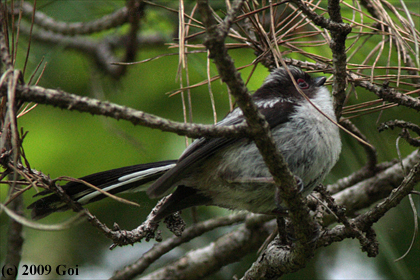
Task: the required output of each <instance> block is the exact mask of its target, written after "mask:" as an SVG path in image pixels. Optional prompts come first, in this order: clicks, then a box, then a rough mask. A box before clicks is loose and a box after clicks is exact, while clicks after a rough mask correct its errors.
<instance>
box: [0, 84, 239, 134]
mask: <svg viewBox="0 0 420 280" xmlns="http://www.w3.org/2000/svg"><path fill="white" fill-rule="evenodd" d="M0 90H1V91H0V95H1V96H6V91H5V88H4V87H2V88H1V89H0ZM16 98H17V99H19V100H22V101H26V102H35V103H39V104H46V105H52V106H55V107H59V108H62V109H67V110H77V111H79V112H88V113H91V114H93V115H102V116H107V117H112V118H114V119H117V120H120V119H122V120H126V121H129V122H131V123H133V124H134V125H143V126H146V127H150V128H157V129H160V130H162V131H168V132H174V133H177V134H178V135H186V136H189V137H192V138H198V137H202V136H208V137H243V136H246V135H247V132H246V130H247V129H246V124H245V123H244V124H239V125H233V126H223V127H222V126H214V125H199V124H186V123H179V122H174V121H170V120H167V119H164V118H160V117H157V116H154V115H151V114H148V113H145V112H142V111H137V110H134V109H132V108H128V107H124V106H121V105H117V104H113V103H109V102H105V101H100V100H97V99H92V98H88V97H84V96H83V97H82V96H78V95H75V94H69V93H66V92H63V91H61V90H52V89H45V88H42V87H39V86H25V85H18V86H17V89H16Z"/></svg>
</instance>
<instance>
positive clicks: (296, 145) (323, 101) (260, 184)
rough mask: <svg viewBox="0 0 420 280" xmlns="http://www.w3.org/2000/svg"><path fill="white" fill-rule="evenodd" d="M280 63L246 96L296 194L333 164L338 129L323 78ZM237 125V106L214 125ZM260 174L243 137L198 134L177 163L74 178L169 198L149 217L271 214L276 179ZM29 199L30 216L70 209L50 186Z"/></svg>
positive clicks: (83, 194) (76, 197)
mask: <svg viewBox="0 0 420 280" xmlns="http://www.w3.org/2000/svg"><path fill="white" fill-rule="evenodd" d="M287 68H288V70H287V69H286V68H284V67H279V68H275V69H274V70H272V71H271V72H270V74H269V75H268V77H267V78H266V79H265V80H264V82H263V83H262V85H261V87H260V88H259V89H257V90H256V91H255V92H254V93H253V94H252V100H253V102H254V103H255V105H256V106H257V108H258V110H259V112H260V113H261V114H262V115H263V116H264V117H265V119H266V121H267V122H268V124H269V126H270V130H271V134H272V137H273V139H274V142H275V144H276V148H277V149H278V150H279V152H280V153H281V154H282V156H283V157H284V160H285V161H286V163H287V165H288V167H289V169H290V171H291V172H292V173H293V175H294V176H295V177H296V178H298V180H299V182H300V185H301V191H302V193H303V195H307V194H309V193H310V192H311V191H312V190H313V189H314V188H315V187H316V186H317V185H319V184H320V183H321V182H322V181H323V180H324V179H325V176H326V175H327V174H328V173H329V172H330V171H331V169H332V167H333V166H334V165H335V163H336V162H337V161H338V158H339V155H340V152H341V140H340V133H339V128H338V126H337V125H336V123H335V122H336V117H335V114H334V109H333V101H332V97H331V94H330V92H329V90H328V89H327V88H326V87H325V85H324V84H325V81H326V77H323V76H321V77H312V76H310V75H309V74H308V73H306V72H304V71H303V70H302V69H300V68H298V67H294V66H288V67H287ZM292 77H293V79H294V81H295V83H294V82H293V80H292ZM302 93H303V94H304V95H306V97H305V96H304V95H302ZM321 112H322V113H321ZM326 116H328V118H327V117H326ZM244 122H245V117H244V115H243V112H242V110H241V109H240V108H239V107H236V108H234V109H233V110H232V111H231V112H230V113H228V114H227V115H226V117H225V118H224V119H222V120H221V121H220V122H218V123H217V124H216V126H228V125H235V124H241V123H244ZM267 178H272V175H271V174H270V172H269V170H268V168H267V166H266V164H265V162H264V160H263V157H262V156H261V154H260V152H259V150H258V148H257V146H256V145H255V143H254V142H253V140H252V139H250V138H249V137H241V138H228V137H219V138H208V137H201V138H197V139H195V140H194V141H193V142H192V143H191V145H189V146H188V147H187V148H186V149H185V150H184V152H183V153H182V154H181V156H180V157H179V159H178V160H166V161H159V162H153V163H146V164H138V165H133V166H127V167H121V168H117V169H113V170H107V171H103V172H99V173H95V174H92V175H88V176H85V177H82V178H80V179H81V180H84V181H86V182H88V183H90V184H93V185H95V186H96V187H98V188H101V189H102V190H104V191H106V192H108V193H111V194H118V193H122V192H132V191H146V193H147V194H148V195H149V197H150V198H159V197H163V196H166V195H168V197H167V199H166V200H165V202H164V203H163V205H162V207H161V208H159V210H158V212H157V213H156V215H155V216H154V218H153V220H154V221H156V222H158V221H160V220H162V219H163V218H165V217H167V216H169V215H170V214H173V213H175V212H177V211H181V210H183V209H186V208H189V207H193V206H200V205H214V206H219V207H223V208H227V209H231V210H247V211H250V212H253V213H263V214H274V213H277V212H279V209H282V205H279V203H280V202H279V199H278V198H277V199H276V186H275V184H274V183H273V181H272V180H271V181H270V180H258V179H267ZM62 189H63V191H64V192H65V193H66V194H67V195H68V196H69V197H70V198H71V199H72V200H73V201H75V202H77V203H80V204H82V205H85V204H88V203H91V202H94V201H98V200H101V199H103V198H105V197H106V196H105V195H104V194H102V193H100V192H98V191H96V190H94V189H92V188H90V187H88V186H86V185H85V184H83V183H80V182H73V181H71V182H68V183H67V184H65V185H64V186H62ZM36 196H43V197H42V198H40V199H39V200H37V201H35V202H34V203H32V204H31V205H29V206H28V208H29V209H32V212H31V216H32V219H34V220H38V219H41V218H44V217H46V216H48V215H50V214H51V213H54V212H58V211H65V210H68V209H69V206H68V205H67V204H66V203H64V202H63V201H61V199H60V198H59V197H58V196H57V194H55V193H53V192H52V191H51V190H45V191H42V192H40V193H38V194H37V195H36Z"/></svg>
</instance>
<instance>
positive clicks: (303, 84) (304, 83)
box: [296, 79, 309, 89]
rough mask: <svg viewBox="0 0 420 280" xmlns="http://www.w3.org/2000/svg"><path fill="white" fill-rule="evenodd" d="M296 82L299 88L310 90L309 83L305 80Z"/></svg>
mask: <svg viewBox="0 0 420 280" xmlns="http://www.w3.org/2000/svg"><path fill="white" fill-rule="evenodd" d="M296 82H297V84H298V86H299V87H300V88H301V89H307V88H309V85H308V83H307V82H305V80H304V79H298V80H297V81H296Z"/></svg>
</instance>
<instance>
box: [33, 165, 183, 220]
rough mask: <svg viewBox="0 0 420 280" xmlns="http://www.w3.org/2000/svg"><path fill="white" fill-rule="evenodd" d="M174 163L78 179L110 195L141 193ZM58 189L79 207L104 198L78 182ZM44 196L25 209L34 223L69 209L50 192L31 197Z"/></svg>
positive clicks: (106, 172) (129, 167)
mask: <svg viewBox="0 0 420 280" xmlns="http://www.w3.org/2000/svg"><path fill="white" fill-rule="evenodd" d="M175 163H176V161H175V160H169V161H160V162H154V163H148V164H138V165H132V166H127V167H122V168H117V169H112V170H108V171H103V172H99V173H95V174H92V175H88V176H85V177H82V178H80V179H81V180H83V181H85V182H87V183H89V184H92V185H94V186H96V187H98V188H100V189H102V190H104V191H106V192H108V193H111V194H117V193H122V192H135V191H145V190H146V186H145V185H147V183H150V182H153V181H155V180H156V179H157V178H159V177H160V176H162V175H163V174H164V173H165V172H166V171H168V170H169V169H171V168H172V167H173V166H174V165H175ZM62 188H63V190H64V191H65V192H66V194H67V195H69V196H70V197H71V198H72V199H73V200H74V201H76V202H78V203H80V204H88V203H91V202H94V201H98V200H101V199H103V198H105V197H106V195H104V194H102V193H101V192H99V191H97V190H95V189H93V188H90V187H88V186H87V185H85V184H83V183H79V182H69V183H67V184H66V185H64V186H63V187H62ZM48 194H50V195H49V196H45V197H43V198H41V199H39V200H37V201H35V202H34V203H32V204H31V205H29V206H28V209H32V219H34V220H38V219H41V218H44V217H46V216H48V215H50V214H51V213H53V212H57V211H66V210H68V209H69V207H68V206H67V205H66V204H65V203H64V202H62V201H61V200H60V198H59V197H58V196H57V195H56V194H53V193H52V192H51V191H50V190H45V191H42V192H40V193H38V194H36V195H35V196H40V195H48Z"/></svg>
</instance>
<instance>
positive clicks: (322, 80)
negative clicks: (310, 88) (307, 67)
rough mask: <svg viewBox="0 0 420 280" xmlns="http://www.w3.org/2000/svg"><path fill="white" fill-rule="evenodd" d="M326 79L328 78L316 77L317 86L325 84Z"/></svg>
mask: <svg viewBox="0 0 420 280" xmlns="http://www.w3.org/2000/svg"><path fill="white" fill-rule="evenodd" d="M326 80H327V78H326V77H318V78H315V85H316V86H317V87H320V86H322V85H324V83H325V81H326Z"/></svg>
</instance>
